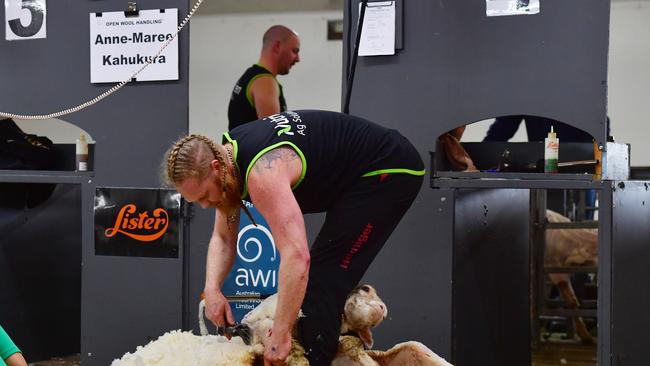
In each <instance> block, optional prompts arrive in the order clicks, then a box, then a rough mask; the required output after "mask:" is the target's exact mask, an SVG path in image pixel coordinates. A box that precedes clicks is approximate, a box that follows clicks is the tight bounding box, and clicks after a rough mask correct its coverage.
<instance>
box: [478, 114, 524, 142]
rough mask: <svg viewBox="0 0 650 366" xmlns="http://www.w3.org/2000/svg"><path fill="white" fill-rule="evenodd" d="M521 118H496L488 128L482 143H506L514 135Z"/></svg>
mask: <svg viewBox="0 0 650 366" xmlns="http://www.w3.org/2000/svg"><path fill="white" fill-rule="evenodd" d="M521 119H522V117H521V116H505V117H497V118H495V119H494V122H492V124H491V125H490V127H489V128H488V131H487V134H486V136H485V138H483V141H508V140H510V138H512V136H514V135H515V133H516V132H517V130H518V129H519V124H520V123H521Z"/></svg>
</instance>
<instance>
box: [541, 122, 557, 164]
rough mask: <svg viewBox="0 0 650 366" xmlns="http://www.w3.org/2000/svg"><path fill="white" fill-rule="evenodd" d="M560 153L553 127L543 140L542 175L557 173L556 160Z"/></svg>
mask: <svg viewBox="0 0 650 366" xmlns="http://www.w3.org/2000/svg"><path fill="white" fill-rule="evenodd" d="M559 152H560V139H558V138H557V137H556V136H555V132H553V126H551V132H549V133H548V136H547V137H546V138H545V139H544V173H557V172H558V169H557V159H558V156H559Z"/></svg>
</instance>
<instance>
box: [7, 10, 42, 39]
mask: <svg viewBox="0 0 650 366" xmlns="http://www.w3.org/2000/svg"><path fill="white" fill-rule="evenodd" d="M46 8H47V7H46V4H45V0H5V38H6V39H7V41H15V40H21V39H37V38H46V36H47V32H46V20H47V17H46V15H47V11H46Z"/></svg>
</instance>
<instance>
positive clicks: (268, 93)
mask: <svg viewBox="0 0 650 366" xmlns="http://www.w3.org/2000/svg"><path fill="white" fill-rule="evenodd" d="M250 93H251V97H252V98H253V102H254V103H255V111H256V112H257V118H264V117H268V116H270V115H272V114H277V113H280V112H281V111H280V87H279V86H278V82H277V81H276V80H275V78H274V77H272V76H270V75H269V76H264V77H261V78H257V79H256V80H255V81H253V85H251V91H250Z"/></svg>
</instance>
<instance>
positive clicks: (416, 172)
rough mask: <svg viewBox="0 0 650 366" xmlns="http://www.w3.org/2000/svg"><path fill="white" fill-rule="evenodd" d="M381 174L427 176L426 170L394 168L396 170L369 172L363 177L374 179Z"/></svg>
mask: <svg viewBox="0 0 650 366" xmlns="http://www.w3.org/2000/svg"><path fill="white" fill-rule="evenodd" d="M380 174H410V175H417V176H422V175H424V174H426V170H412V169H403V168H394V169H380V170H374V171H372V172H368V173H366V174H364V175H362V176H361V177H363V178H365V177H372V176H374V175H380Z"/></svg>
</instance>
